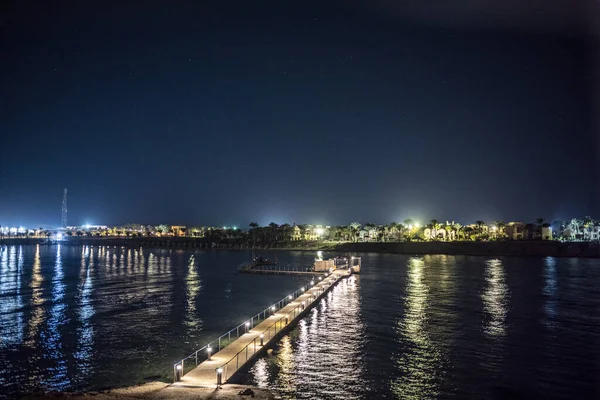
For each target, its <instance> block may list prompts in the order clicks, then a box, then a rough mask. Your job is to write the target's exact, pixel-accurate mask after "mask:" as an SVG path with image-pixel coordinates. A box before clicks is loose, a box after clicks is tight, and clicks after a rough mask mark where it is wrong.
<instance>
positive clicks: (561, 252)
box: [0, 237, 600, 258]
mask: <svg viewBox="0 0 600 400" xmlns="http://www.w3.org/2000/svg"><path fill="white" fill-rule="evenodd" d="M47 243H48V241H47V240H46V239H38V238H12V239H6V238H4V239H0V245H35V244H47ZM61 244H63V245H66V246H119V247H121V246H125V247H151V248H164V249H182V250H227V251H251V250H252V248H251V247H246V246H221V247H210V246H208V245H207V244H206V243H205V242H204V241H202V240H201V239H196V238H186V237H174V238H145V237H142V238H69V239H68V240H66V241H63V242H61ZM318 250H322V251H329V252H338V253H389V254H415V255H417V254H418V255H424V254H446V255H472V256H520V257H584V258H600V244H599V243H597V242H556V241H546V240H532V241H526V240H506V241H490V242H467V241H464V242H463V241H454V242H438V241H428V242H356V243H354V242H342V243H335V242H308V243H307V242H290V243H285V244H282V245H281V247H270V248H256V249H255V251H256V252H264V251H318Z"/></svg>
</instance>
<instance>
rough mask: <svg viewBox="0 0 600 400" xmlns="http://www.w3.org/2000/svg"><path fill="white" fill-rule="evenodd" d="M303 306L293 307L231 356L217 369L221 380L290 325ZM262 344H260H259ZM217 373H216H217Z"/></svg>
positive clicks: (224, 379)
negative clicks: (259, 335)
mask: <svg viewBox="0 0 600 400" xmlns="http://www.w3.org/2000/svg"><path fill="white" fill-rule="evenodd" d="M304 307H305V306H303V305H298V306H296V307H294V309H293V310H292V311H291V312H290V313H289V314H288V315H285V316H283V317H281V318H279V319H278V320H277V321H275V322H274V323H273V324H271V326H269V328H267V330H266V331H264V332H263V333H262V334H261V335H262V336H263V337H262V338H261V337H258V338H254V340H252V342H250V343H248V344H247V345H246V347H244V348H243V349H242V350H240V351H239V352H238V353H237V354H236V355H235V356H233V357H232V358H231V359H230V360H229V361H227V362H226V363H225V364H223V365H222V366H221V367H219V368H217V370H219V369H220V370H221V372H220V373H221V374H222V375H221V379H222V381H223V382H226V381H227V379H229V378H230V377H231V375H233V374H234V373H235V372H236V371H237V370H238V369H239V368H240V366H241V365H244V364H245V363H246V362H247V361H248V360H249V359H250V358H251V357H252V356H253V355H254V354H256V352H257V351H260V349H261V348H262V347H263V344H264V343H267V342H268V341H269V340H271V339H272V338H273V337H274V336H275V335H277V333H279V332H281V330H282V329H283V328H284V327H285V326H286V325H288V324H289V323H290V321H292V320H293V319H294V318H296V317H297V316H298V314H300V313H301V312H302V311H303V310H304ZM261 342H262V343H261ZM217 373H218V372H217Z"/></svg>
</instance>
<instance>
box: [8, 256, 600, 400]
mask: <svg viewBox="0 0 600 400" xmlns="http://www.w3.org/2000/svg"><path fill="white" fill-rule="evenodd" d="M278 256H279V259H280V262H281V263H282V264H288V263H290V264H292V265H299V266H305V265H308V264H311V263H312V259H313V258H314V254H312V253H300V252H288V253H283V252H282V253H278ZM249 257H250V255H249V253H246V252H199V251H198V252H192V251H175V250H173V251H170V250H155V249H141V250H140V249H138V250H134V249H118V248H105V247H93V248H92V247H64V246H63V247H62V248H60V247H58V246H8V247H7V246H3V247H0V397H15V396H17V395H18V394H19V393H24V392H27V391H37V390H89V389H97V388H103V387H115V386H123V385H131V384H135V383H140V382H143V381H144V380H145V379H153V380H156V379H163V380H169V379H170V378H171V363H172V362H173V361H175V360H177V359H179V358H181V357H183V356H185V355H187V354H189V353H190V352H192V350H194V349H195V348H197V347H200V346H201V345H204V344H205V343H206V342H207V341H208V340H210V339H213V338H215V337H216V336H218V335H219V334H221V333H224V332H225V331H227V330H229V329H230V328H232V327H234V326H235V325H237V324H239V323H241V322H243V321H244V320H245V319H246V318H248V317H249V316H251V315H253V314H255V313H256V312H258V311H260V310H262V309H263V308H265V307H266V306H268V305H269V304H271V303H273V302H274V301H276V300H279V299H280V298H282V297H284V296H285V295H286V294H287V293H289V292H291V291H293V290H295V289H297V288H298V287H299V286H301V285H303V284H304V283H305V282H306V281H307V279H306V278H294V277H285V276H254V275H244V274H238V273H237V270H236V266H237V265H238V264H239V263H241V262H243V261H246V260H247V259H248V258H249ZM245 379H246V381H247V382H252V383H254V384H256V385H259V386H262V387H269V388H273V389H274V390H276V391H277V392H279V393H280V394H281V396H282V397H284V398H290V399H291V398H307V399H308V398H325V399H351V398H361V399H377V398H415V399H417V398H448V397H454V398H473V399H475V398H498V399H500V398H540V397H541V398H600V383H599V382H600V261H599V260H590V259H554V258H546V259H537V258H501V259H490V258H484V257H462V256H443V255H436V256H425V257H410V256H403V255H383V254H365V255H363V271H362V274H361V275H360V276H359V277H354V278H352V279H350V280H348V281H347V282H344V283H342V284H340V285H339V286H337V287H336V289H335V290H334V291H333V292H332V293H331V294H329V295H328V296H327V297H326V298H325V299H324V300H322V301H321V303H320V304H319V305H318V306H317V307H316V308H315V309H313V310H312V311H310V314H309V315H308V316H307V317H306V318H305V319H304V320H302V321H301V322H300V324H299V325H298V327H297V328H296V329H294V330H293V331H291V332H290V333H289V334H288V335H286V336H284V337H283V339H282V340H281V341H280V342H279V343H278V345H277V346H276V348H275V351H274V352H273V354H271V355H268V356H265V357H263V358H261V359H259V360H258V361H257V362H256V363H255V364H254V365H253V366H252V367H251V368H250V371H249V373H248V374H247V376H246V377H245Z"/></svg>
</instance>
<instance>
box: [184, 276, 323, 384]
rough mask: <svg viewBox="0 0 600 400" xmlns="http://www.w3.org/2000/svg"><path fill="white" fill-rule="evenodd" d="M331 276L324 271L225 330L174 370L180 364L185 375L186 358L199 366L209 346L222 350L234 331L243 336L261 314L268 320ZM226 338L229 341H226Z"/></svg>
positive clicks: (212, 348) (238, 335)
mask: <svg viewBox="0 0 600 400" xmlns="http://www.w3.org/2000/svg"><path fill="white" fill-rule="evenodd" d="M330 276H331V273H330V272H327V273H323V277H319V281H317V282H315V280H314V279H313V280H311V282H309V283H308V284H306V285H304V286H302V287H300V288H299V289H298V290H296V291H295V292H293V293H291V294H289V295H287V296H286V297H284V298H283V299H281V300H279V301H278V302H276V303H273V304H272V305H270V306H269V307H267V308H265V309H264V310H262V311H261V312H259V313H258V314H255V315H254V316H253V317H252V318H250V319H248V320H246V321H244V322H242V323H241V324H239V325H238V326H236V327H235V328H233V329H231V330H229V331H228V332H225V333H224V334H222V335H221V336H219V337H218V338H216V339H215V340H213V341H211V342H209V343H207V344H206V345H204V346H203V347H201V348H199V349H198V350H196V351H194V352H192V353H191V354H190V355H188V356H187V357H184V358H182V359H181V360H179V361H176V362H174V363H173V370H174V371H176V369H177V367H178V366H179V365H180V366H181V373H182V375H183V374H184V366H185V361H186V360H189V359H195V364H196V366H198V364H199V362H198V360H199V359H200V360H206V359H208V358H209V350H208V349H209V348H210V349H211V350H210V354H214V353H216V352H218V351H221V350H222V349H224V348H225V347H227V346H228V345H229V344H230V343H232V342H233V341H232V340H231V338H232V333H234V332H235V336H234V338H239V337H240V336H241V335H240V330H241V331H242V335H243V334H244V333H246V332H247V331H249V330H250V329H252V328H253V327H254V326H255V325H257V324H258V323H259V322H260V321H261V318H260V317H261V316H262V320H263V321H264V320H266V319H267V318H268V317H270V316H271V312H274V311H275V310H278V309H280V308H283V307H284V306H285V305H286V304H289V303H291V302H292V301H293V300H294V299H296V298H298V296H300V295H302V294H303V293H304V292H305V291H306V290H308V288H310V287H312V286H314V285H315V284H317V283H318V282H320V281H321V280H322V279H327V278H328V277H330ZM255 320H256V323H255V322H254V321H255ZM225 339H226V340H227V341H225ZM223 342H225V343H223ZM213 351H214V352H213ZM199 355H200V358H199V357H198V356H199Z"/></svg>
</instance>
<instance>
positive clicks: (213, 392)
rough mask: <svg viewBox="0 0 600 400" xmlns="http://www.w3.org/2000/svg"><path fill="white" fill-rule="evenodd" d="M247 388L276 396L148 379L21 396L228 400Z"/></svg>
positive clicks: (264, 399) (268, 399)
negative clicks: (99, 388) (100, 388)
mask: <svg viewBox="0 0 600 400" xmlns="http://www.w3.org/2000/svg"><path fill="white" fill-rule="evenodd" d="M248 388H249V389H251V390H252V392H253V394H254V397H253V398H254V399H261V400H271V399H277V397H276V396H275V395H274V394H273V393H271V392H270V391H268V390H265V389H258V388H255V387H251V386H242V385H223V387H222V388H221V389H214V388H182V387H173V386H170V385H168V384H166V383H161V382H151V383H147V384H145V385H140V386H131V387H126V388H121V389H112V390H107V391H100V392H86V393H45V394H33V395H29V396H25V397H22V398H21V399H22V400H34V399H70V400H83V399H86V400H89V399H95V400H117V399H144V400H146V399H147V400H158V399H161V400H162V399H164V400H171V399H181V400H192V399H194V400H205V399H206V400H209V399H210V400H231V399H239V400H242V399H251V398H252V397H251V396H249V395H240V394H239V392H240V391H243V390H245V389H248Z"/></svg>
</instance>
